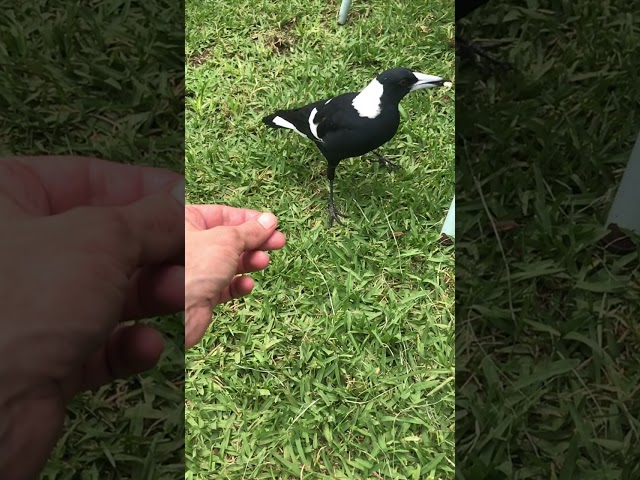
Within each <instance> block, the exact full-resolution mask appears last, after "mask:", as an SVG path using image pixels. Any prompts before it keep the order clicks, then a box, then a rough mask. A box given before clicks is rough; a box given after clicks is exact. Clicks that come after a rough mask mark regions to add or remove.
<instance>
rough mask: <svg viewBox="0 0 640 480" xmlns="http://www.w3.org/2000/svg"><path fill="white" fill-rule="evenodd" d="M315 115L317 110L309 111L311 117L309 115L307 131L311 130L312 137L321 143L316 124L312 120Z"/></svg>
mask: <svg viewBox="0 0 640 480" xmlns="http://www.w3.org/2000/svg"><path fill="white" fill-rule="evenodd" d="M316 113H318V109H317V108H314V109H313V110H311V115H309V130H311V133H312V135H313V136H314V137H316V138H317V139H318V140H320V141H321V142H322V139H321V138H320V137H319V136H318V124H317V123H313V119H314V118H316Z"/></svg>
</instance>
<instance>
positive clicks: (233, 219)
mask: <svg viewBox="0 0 640 480" xmlns="http://www.w3.org/2000/svg"><path fill="white" fill-rule="evenodd" d="M277 223H278V221H277V219H276V217H275V216H274V215H273V214H271V213H262V214H261V213H260V212H257V211H255V210H248V209H242V208H233V207H227V206H223V205H188V206H186V207H185V243H186V245H188V248H187V249H186V252H185V347H186V348H191V347H192V346H194V345H195V344H196V343H198V342H199V341H200V340H201V339H202V337H203V336H204V334H205V332H206V330H207V328H208V327H209V324H210V323H211V314H212V310H213V308H214V307H215V306H216V305H218V304H220V303H224V302H228V301H229V300H231V299H233V298H239V297H243V296H245V295H248V294H249V293H251V291H252V290H253V287H254V282H253V280H252V279H251V277H248V276H245V275H241V274H244V273H249V272H256V271H258V270H263V269H264V268H266V267H267V265H268V263H269V254H268V253H266V250H277V249H280V248H282V247H283V246H284V244H285V243H286V239H285V237H284V235H283V234H282V232H279V231H277V230H276V227H277ZM238 275H239V276H238Z"/></svg>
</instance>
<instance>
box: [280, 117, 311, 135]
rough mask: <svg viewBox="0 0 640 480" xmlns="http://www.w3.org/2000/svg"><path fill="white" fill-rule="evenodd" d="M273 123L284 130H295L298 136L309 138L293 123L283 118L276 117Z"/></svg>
mask: <svg viewBox="0 0 640 480" xmlns="http://www.w3.org/2000/svg"><path fill="white" fill-rule="evenodd" d="M273 123H275V124H276V125H279V126H280V127H284V128H288V129H290V130H293V131H294V132H296V133H297V134H298V135H302V136H303V137H304V138H309V137H307V136H306V135H305V134H304V133H302V132H301V131H300V130H298V129H297V128H296V127H295V125H294V124H293V123H291V122H287V121H286V120H285V119H284V118H282V117H274V118H273Z"/></svg>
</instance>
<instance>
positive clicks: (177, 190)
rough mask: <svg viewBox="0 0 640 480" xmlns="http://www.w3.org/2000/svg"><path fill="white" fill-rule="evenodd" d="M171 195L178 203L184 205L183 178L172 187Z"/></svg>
mask: <svg viewBox="0 0 640 480" xmlns="http://www.w3.org/2000/svg"><path fill="white" fill-rule="evenodd" d="M171 195H173V198H175V199H176V200H177V201H178V203H180V204H181V205H184V180H181V181H180V182H178V183H177V184H176V186H175V187H173V190H171Z"/></svg>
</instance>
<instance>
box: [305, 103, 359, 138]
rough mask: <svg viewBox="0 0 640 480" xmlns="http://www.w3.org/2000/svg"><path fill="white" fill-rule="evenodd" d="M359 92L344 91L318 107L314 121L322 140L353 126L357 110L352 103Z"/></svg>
mask: <svg viewBox="0 0 640 480" xmlns="http://www.w3.org/2000/svg"><path fill="white" fill-rule="evenodd" d="M356 95H357V93H353V92H350V93H344V94H342V95H340V96H338V97H335V98H332V99H331V100H330V101H329V102H328V103H326V102H327V101H325V102H324V104H323V105H321V106H319V107H316V108H318V112H317V113H316V115H315V117H314V119H313V123H314V124H316V125H317V126H318V128H317V134H318V137H319V139H320V141H321V142H322V141H324V139H325V138H326V137H327V136H329V135H331V134H332V133H336V132H340V133H343V132H344V133H346V132H348V131H349V130H351V129H352V128H353V118H351V117H353V114H354V113H355V110H354V109H353V106H352V105H351V102H353V99H354V98H355V97H356Z"/></svg>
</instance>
